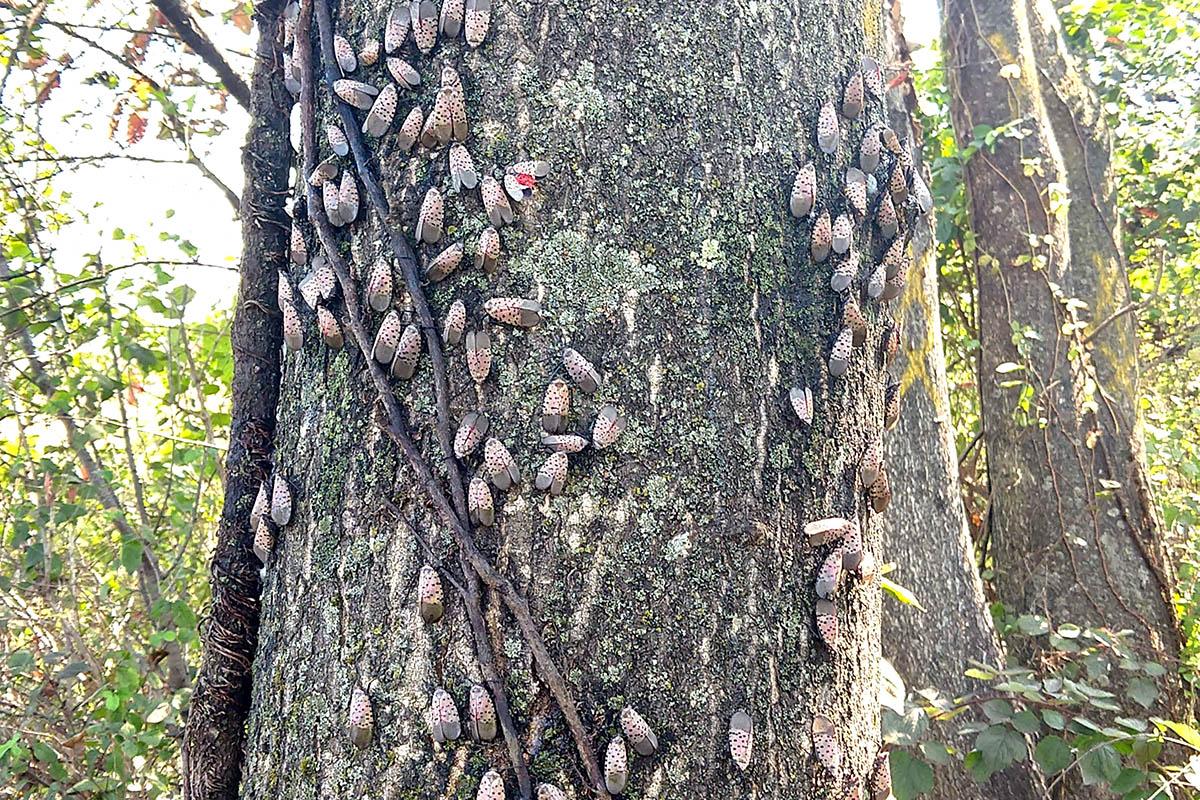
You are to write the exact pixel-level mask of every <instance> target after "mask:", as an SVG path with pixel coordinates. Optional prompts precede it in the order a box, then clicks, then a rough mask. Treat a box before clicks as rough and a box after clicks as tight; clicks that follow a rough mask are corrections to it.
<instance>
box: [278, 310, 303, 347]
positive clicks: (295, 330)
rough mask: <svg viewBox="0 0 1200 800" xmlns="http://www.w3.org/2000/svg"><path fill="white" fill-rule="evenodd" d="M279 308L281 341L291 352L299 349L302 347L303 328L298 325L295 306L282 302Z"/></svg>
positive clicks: (298, 318) (298, 316)
mask: <svg viewBox="0 0 1200 800" xmlns="http://www.w3.org/2000/svg"><path fill="white" fill-rule="evenodd" d="M279 310H280V311H282V312H283V343H284V344H285V345H287V348H288V350H291V351H292V352H295V351H297V350H300V349H301V348H303V347H304V328H303V327H302V326H301V325H300V315H299V314H298V313H297V312H296V306H295V305H293V304H292V303H290V302H287V303H282V304H280V306H279Z"/></svg>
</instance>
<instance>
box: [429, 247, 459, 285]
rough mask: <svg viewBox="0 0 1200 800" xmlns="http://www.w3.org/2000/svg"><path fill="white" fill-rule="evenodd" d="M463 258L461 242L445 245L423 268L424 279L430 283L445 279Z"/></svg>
mask: <svg viewBox="0 0 1200 800" xmlns="http://www.w3.org/2000/svg"><path fill="white" fill-rule="evenodd" d="M462 260H463V246H462V243H461V242H459V243H455V244H452V245H450V246H449V247H447V248H446V249H445V250H443V251H442V252H440V253H438V255H437V258H435V259H433V261H430V262H429V266H428V267H426V268H425V279H426V280H428V281H429V282H430V283H437V282H438V281H440V280H445V279H446V278H447V277H449V275H450V273H452V272H454V270H456V269H458V265H459V264H461V263H462Z"/></svg>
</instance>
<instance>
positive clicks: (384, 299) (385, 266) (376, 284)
mask: <svg viewBox="0 0 1200 800" xmlns="http://www.w3.org/2000/svg"><path fill="white" fill-rule="evenodd" d="M391 304H392V265H391V264H389V263H388V262H387V261H385V260H384V259H382V258H381V259H379V260H378V261H376V262H375V266H374V267H372V268H371V275H370V277H369V278H368V279H367V305H369V306H370V307H371V308H373V309H375V310H376V311H383V310H385V309H386V308H387V307H388V306H390V305H391Z"/></svg>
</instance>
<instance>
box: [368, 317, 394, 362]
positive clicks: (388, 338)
mask: <svg viewBox="0 0 1200 800" xmlns="http://www.w3.org/2000/svg"><path fill="white" fill-rule="evenodd" d="M398 344H400V315H399V314H397V313H396V310H395V309H392V310H391V311H389V312H388V313H387V316H386V317H384V318H383V322H382V323H380V325H379V332H378V333H376V334H375V346H374V347H372V348H371V357H372V358H374V359H375V360H376V361H378V362H379V363H380V364H383V365H385V366H386V365H389V364H391V363H392V358H393V357H394V356H395V355H396V345H398Z"/></svg>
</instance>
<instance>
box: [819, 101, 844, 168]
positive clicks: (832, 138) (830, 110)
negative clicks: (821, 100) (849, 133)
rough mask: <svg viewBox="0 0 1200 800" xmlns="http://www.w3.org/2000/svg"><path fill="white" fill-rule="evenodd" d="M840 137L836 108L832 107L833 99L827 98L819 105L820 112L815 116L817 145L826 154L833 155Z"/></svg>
mask: <svg viewBox="0 0 1200 800" xmlns="http://www.w3.org/2000/svg"><path fill="white" fill-rule="evenodd" d="M840 138H841V133H840V132H839V130H838V119H837V110H836V109H835V108H834V107H833V101H832V100H827V101H825V105H823V106H821V112H820V114H818V116H817V146H818V147H820V148H821V152H823V153H825V154H826V155H833V153H834V152H835V151H836V150H837V148H838V140H839V139H840Z"/></svg>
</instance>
